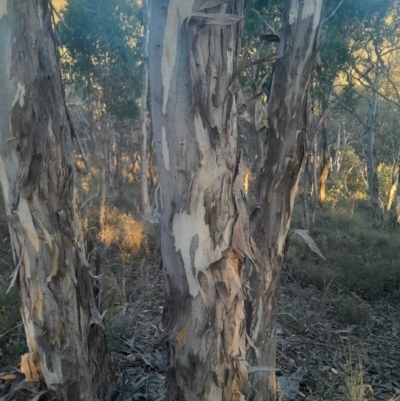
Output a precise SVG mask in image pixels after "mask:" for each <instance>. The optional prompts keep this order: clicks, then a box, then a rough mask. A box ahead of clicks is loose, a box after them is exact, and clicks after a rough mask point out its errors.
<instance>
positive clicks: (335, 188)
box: [327, 147, 368, 205]
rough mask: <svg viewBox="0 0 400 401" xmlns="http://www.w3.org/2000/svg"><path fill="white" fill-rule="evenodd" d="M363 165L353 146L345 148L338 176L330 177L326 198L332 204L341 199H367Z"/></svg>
mask: <svg viewBox="0 0 400 401" xmlns="http://www.w3.org/2000/svg"><path fill="white" fill-rule="evenodd" d="M363 175H364V171H363V165H362V163H361V160H360V158H359V157H358V156H357V154H356V152H355V150H354V149H353V148H350V147H349V148H347V149H346V150H345V151H344V154H343V160H342V166H341V169H340V172H339V175H338V177H336V178H332V179H331V182H330V185H329V192H328V196H327V199H328V201H330V202H331V203H332V204H333V205H335V204H336V203H338V202H339V201H342V200H349V199H355V200H366V199H368V187H367V184H366V181H365V177H364V176H363Z"/></svg>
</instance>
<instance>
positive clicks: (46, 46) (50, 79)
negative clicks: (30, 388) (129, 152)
mask: <svg viewBox="0 0 400 401" xmlns="http://www.w3.org/2000/svg"><path fill="white" fill-rule="evenodd" d="M0 37H1V40H0V138H1V144H2V146H1V149H0V178H1V184H2V189H3V195H4V200H5V205H6V211H7V217H8V221H9V228H10V235H11V241H12V246H13V253H14V261H15V265H16V268H15V271H14V273H13V276H12V283H11V284H13V283H15V282H16V283H17V284H18V288H19V299H20V308H21V313H22V318H23V323H24V327H25V331H26V336H27V342H28V346H29V350H30V353H31V358H32V360H33V361H34V364H35V369H36V370H37V371H38V373H39V375H40V378H41V379H42V380H44V382H45V383H46V385H47V387H48V388H49V389H52V390H55V391H56V392H57V395H58V397H59V399H60V400H78V401H79V400H82V401H83V400H101V401H103V400H108V399H110V397H111V393H112V392H113V382H114V374H113V368H112V361H111V356H110V354H109V352H108V350H107V342H106V338H105V331H104V328H103V325H102V319H101V316H100V314H99V311H98V310H97V308H96V305H95V300H94V296H93V285H92V279H91V277H90V273H89V267H88V263H87V261H86V256H85V249H84V242H83V235H82V228H81V224H80V220H79V205H78V201H77V197H76V191H75V186H74V174H75V172H74V165H75V162H74V157H73V154H72V135H73V131H72V128H71V123H70V120H69V117H68V114H67V110H66V106H65V102H64V93H63V90H62V85H61V75H60V68H59V62H58V53H57V48H56V45H55V37H54V33H53V30H52V25H51V12H50V8H49V5H48V2H47V0H21V1H10V0H9V1H5V0H1V1H0Z"/></svg>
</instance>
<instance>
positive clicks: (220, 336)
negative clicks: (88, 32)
mask: <svg viewBox="0 0 400 401" xmlns="http://www.w3.org/2000/svg"><path fill="white" fill-rule="evenodd" d="M220 3H224V4H221V5H217V6H215V7H212V5H213V4H215V2H210V1H206V2H201V1H197V0H196V1H194V0H191V1H188V0H169V1H168V0H162V1H158V0H157V1H155V0H153V1H152V8H151V18H152V19H151V27H152V32H151V38H150V60H151V62H150V82H151V99H152V117H153V118H152V120H153V127H154V133H155V144H156V151H157V161H158V169H159V178H160V185H161V188H162V195H163V203H164V210H163V211H162V216H161V233H162V255H163V265H164V274H165V292H166V298H167V301H166V308H165V322H164V323H165V330H166V331H167V332H168V333H169V336H170V352H171V367H170V371H169V375H168V379H169V389H168V394H167V399H168V400H174V399H175V400H185V401H191V400H208V401H215V400H241V399H244V398H243V397H245V396H246V395H247V394H248V391H249V383H248V370H247V365H246V330H245V310H244V300H245V287H244V285H243V280H242V273H243V262H244V257H245V255H246V256H247V257H248V258H251V259H253V260H254V259H255V256H254V252H253V250H252V245H251V241H250V237H249V230H248V219H247V213H246V207H245V203H244V198H243V194H242V191H241V189H242V178H241V161H240V155H239V154H238V152H237V106H236V105H237V99H236V98H237V92H238V89H239V88H238V83H237V81H236V80H234V79H232V77H233V74H234V71H235V68H236V67H237V65H238V53H239V48H240V34H241V30H242V25H243V21H242V18H243V8H244V1H242V0H236V1H230V2H217V4H220ZM210 5H211V6H210Z"/></svg>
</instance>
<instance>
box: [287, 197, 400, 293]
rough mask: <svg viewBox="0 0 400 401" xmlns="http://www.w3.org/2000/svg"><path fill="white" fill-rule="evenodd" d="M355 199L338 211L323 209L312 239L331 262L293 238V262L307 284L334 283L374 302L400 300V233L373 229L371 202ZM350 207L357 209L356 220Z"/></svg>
mask: <svg viewBox="0 0 400 401" xmlns="http://www.w3.org/2000/svg"><path fill="white" fill-rule="evenodd" d="M352 203H353V201H342V202H341V203H339V204H337V205H336V207H335V208H334V209H322V210H318V211H317V215H316V222H315V227H316V228H315V230H314V232H313V234H312V237H313V238H314V240H315V242H316V243H317V245H318V246H319V248H320V250H321V252H322V253H323V254H324V256H325V257H326V259H327V261H326V262H325V261H323V260H321V259H320V258H318V257H315V256H314V255H311V252H310V251H309V250H308V249H306V248H305V246H304V244H302V243H301V242H299V241H298V240H296V239H295V238H291V239H290V246H289V251H288V253H287V264H288V266H289V268H290V269H292V271H293V273H294V274H295V275H297V276H298V277H299V279H300V280H302V281H303V280H306V281H305V284H308V283H313V284H314V285H316V286H317V287H318V288H320V289H321V290H323V289H324V288H325V286H326V285H327V284H328V283H330V282H333V283H335V284H336V285H338V286H340V288H342V289H343V290H344V291H346V292H350V291H354V292H356V293H357V294H359V295H361V296H363V297H365V298H366V299H368V300H378V299H382V298H386V299H392V300H394V301H398V294H399V292H400V270H399V268H398V266H399V265H400V254H399V252H398V250H399V248H400V233H398V232H394V231H392V230H389V229H380V230H378V229H375V228H373V224H372V221H371V218H370V213H369V207H368V205H367V204H366V203H365V202H364V201H355V203H356V204H355V205H353V204H352ZM350 208H354V211H353V215H352V217H351V218H349V209H350ZM296 209H297V210H296V213H295V214H294V220H293V224H292V226H293V227H299V226H301V221H300V217H301V210H300V206H296ZM291 248H294V249H291Z"/></svg>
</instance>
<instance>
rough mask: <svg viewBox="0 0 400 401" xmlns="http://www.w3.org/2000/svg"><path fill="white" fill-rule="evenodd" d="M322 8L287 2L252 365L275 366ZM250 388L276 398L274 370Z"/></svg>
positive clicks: (253, 300) (259, 217) (262, 183)
mask: <svg viewBox="0 0 400 401" xmlns="http://www.w3.org/2000/svg"><path fill="white" fill-rule="evenodd" d="M321 9H322V0H314V1H307V2H301V1H299V0H287V1H286V2H285V14H284V21H283V31H282V35H281V43H280V49H279V52H280V56H281V57H280V58H279V59H278V61H277V63H276V65H275V72H274V76H273V82H272V88H271V96H270V100H269V105H268V127H269V133H268V142H267V149H266V155H265V160H264V166H263V169H262V171H261V174H260V175H259V177H258V182H257V185H258V189H257V197H256V203H257V206H256V207H255V210H254V213H253V215H252V218H251V234H252V236H253V238H254V240H255V241H256V243H257V245H258V249H259V251H260V252H261V255H262V260H263V262H264V263H263V265H261V266H260V267H259V269H258V270H257V269H253V273H252V275H250V278H249V280H250V286H249V287H250V288H252V289H254V290H253V291H250V296H249V298H248V300H249V304H248V307H247V311H248V312H247V316H251V317H250V318H249V317H248V319H249V320H250V321H251V324H248V327H250V332H252V340H253V344H254V348H252V349H251V351H250V354H249V358H248V359H249V361H250V364H251V365H264V366H272V367H273V366H275V354H276V347H275V338H276V310H277V288H278V280H279V275H280V271H281V269H282V264H283V259H284V253H285V248H286V242H287V236H288V233H289V228H290V221H291V216H292V210H293V205H294V200H295V197H296V193H297V184H298V179H299V173H300V169H301V165H302V162H303V158H304V155H305V138H306V132H307V124H308V118H307V111H308V107H307V100H308V90H309V86H310V80H311V74H312V70H313V65H314V61H315V58H316V56H317V54H318V52H319V29H320V24H321ZM257 328H260V329H259V330H258V331H257V330H256V329H257ZM255 331H256V332H257V333H256V334H255ZM257 350H258V351H257ZM251 383H252V388H253V391H254V392H255V394H256V396H255V398H254V399H255V400H270V399H274V391H275V390H276V385H275V383H276V381H275V373H274V372H273V371H260V372H257V373H255V374H254V375H252V377H251Z"/></svg>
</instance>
